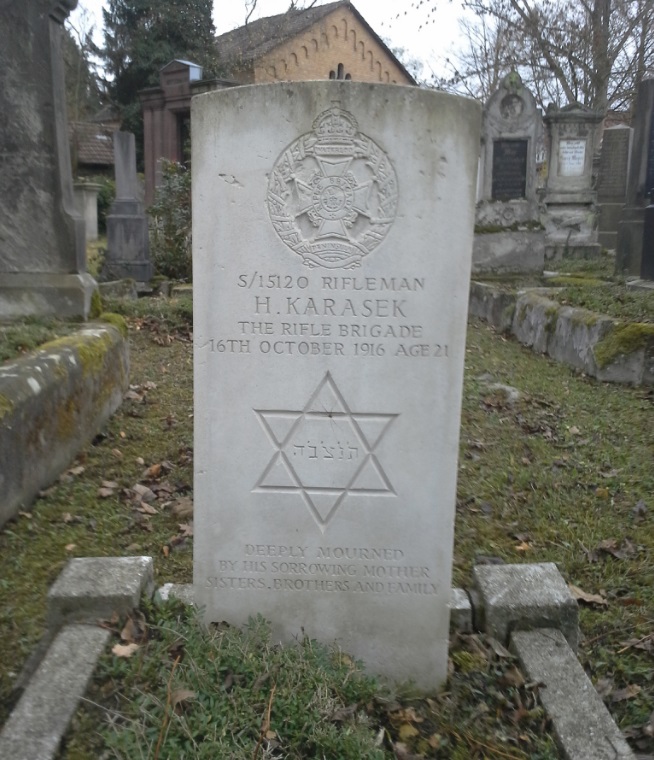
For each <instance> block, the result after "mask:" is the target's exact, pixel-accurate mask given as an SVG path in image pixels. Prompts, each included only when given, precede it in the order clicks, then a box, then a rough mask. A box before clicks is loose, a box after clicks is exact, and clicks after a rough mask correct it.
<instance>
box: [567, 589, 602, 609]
mask: <svg viewBox="0 0 654 760" xmlns="http://www.w3.org/2000/svg"><path fill="white" fill-rule="evenodd" d="M568 588H569V589H570V593H571V594H572V596H574V598H575V599H576V600H577V601H578V602H584V603H585V604H596V605H598V606H600V607H603V606H607V605H608V602H607V601H606V599H605V598H604V597H603V596H601V595H600V594H589V593H587V592H586V591H584V590H583V589H580V588H579V586H574V585H573V584H572V583H569V584H568Z"/></svg>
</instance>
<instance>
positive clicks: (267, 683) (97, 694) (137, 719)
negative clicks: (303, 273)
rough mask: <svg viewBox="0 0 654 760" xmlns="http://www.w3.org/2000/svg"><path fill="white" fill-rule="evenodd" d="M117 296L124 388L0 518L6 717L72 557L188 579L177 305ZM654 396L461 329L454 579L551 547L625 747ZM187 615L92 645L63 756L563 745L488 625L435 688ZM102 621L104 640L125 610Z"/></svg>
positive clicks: (641, 691) (651, 603) (644, 645)
mask: <svg viewBox="0 0 654 760" xmlns="http://www.w3.org/2000/svg"><path fill="white" fill-rule="evenodd" d="M109 308H115V306H112V305H110V306H109ZM126 309H127V317H128V321H129V325H130V341H131V347H132V388H131V390H130V392H129V393H128V396H127V399H126V400H125V403H124V404H123V406H122V407H121V409H120V410H119V411H118V412H117V413H116V414H115V415H114V417H113V418H112V419H111V420H110V421H109V422H108V424H107V426H106V427H105V429H104V430H103V431H102V433H101V434H100V435H98V436H97V437H96V439H95V440H94V441H93V442H92V444H91V445H89V446H88V447H87V449H86V450H85V451H84V452H82V453H81V454H80V456H79V457H78V458H77V460H76V461H75V462H74V463H73V464H72V465H71V468H70V469H69V470H68V471H67V472H66V473H64V474H63V475H62V477H61V478H60V480H59V481H58V482H57V483H55V484H54V485H53V486H52V487H50V488H48V489H47V490H46V491H45V492H44V493H43V494H42V496H41V497H40V498H39V499H38V500H37V502H36V503H35V505H34V509H33V510H32V511H30V512H28V513H27V512H26V513H21V515H20V516H19V517H18V519H16V520H15V521H13V522H11V523H9V524H8V525H6V526H5V528H4V530H2V531H1V532H0V551H1V552H2V557H3V574H2V579H1V580H0V656H1V657H2V662H3V663H4V667H3V668H2V670H1V672H0V713H2V714H1V715H0V719H2V720H4V718H5V717H6V715H7V713H8V711H9V710H10V708H11V705H12V689H13V687H14V685H15V682H16V678H17V675H18V673H19V672H20V669H21V667H22V665H23V663H24V661H25V660H26V658H27V657H28V655H29V653H30V652H31V650H32V649H33V648H34V646H35V644H36V643H37V641H38V639H39V637H40V636H41V634H42V632H43V624H44V613H45V596H46V593H47V589H48V587H49V585H50V584H51V583H52V582H53V581H54V579H55V578H56V577H57V575H58V573H59V572H60V571H61V569H62V567H63V566H64V564H65V563H66V561H67V560H68V559H69V558H70V557H73V556H93V555H102V556H111V555H129V554H148V555H152V556H153V557H154V558H155V572H156V578H157V582H158V583H164V582H167V581H175V582H189V581H191V576H192V545H193V538H192V513H191V510H190V504H191V501H190V500H191V497H192V482H193V480H192V477H193V476H192V457H193V452H192V423H193V396H192V336H191V328H190V303H189V302H188V301H184V300H171V301H164V300H158V299H149V300H141V301H138V302H135V303H134V304H131V305H128V306H127V307H126ZM494 384H503V385H509V386H512V387H514V388H516V389H517V390H518V391H519V395H518V397H517V399H516V398H513V397H512V396H511V394H508V393H507V392H506V391H505V390H503V389H502V388H497V387H495V385H494ZM653 401H654V393H653V391H652V390H651V389H643V388H630V387H625V386H617V385H608V384H601V383H598V382H596V381H594V380H590V379H588V378H586V377H583V376H580V375H578V374H576V373H574V372H573V371H571V370H569V369H567V368H565V367H563V366H561V365H558V364H556V363H554V362H552V361H550V360H549V359H547V358H544V357H540V356H536V355H534V354H533V353H532V352H531V351H530V350H528V349H526V348H523V347H522V346H520V345H519V344H517V343H516V342H514V341H512V340H510V339H507V338H504V337H502V336H499V335H497V334H496V333H495V332H494V331H493V330H492V329H490V328H489V327H487V326H486V325H484V324H483V323H481V322H478V321H471V323H470V325H469V330H468V344H467V349H466V372H465V389H464V403H463V412H462V429H461V443H460V461H459V484H458V494H457V504H456V510H457V523H456V538H455V553H454V557H455V559H454V562H455V565H454V582H455V584H457V585H461V586H467V585H469V583H470V574H471V568H472V566H473V565H474V564H475V562H480V561H482V562H483V561H499V560H501V561H505V562H511V563H515V562H543V561H552V562H556V563H557V565H558V566H559V569H560V570H561V572H562V573H563V575H564V577H565V578H566V580H567V581H568V582H569V583H570V584H573V585H574V586H575V587H577V589H578V594H579V595H580V596H581V600H582V601H581V604H582V609H581V630H582V637H581V645H580V657H581V661H582V663H583V664H584V666H585V667H586V669H587V671H588V673H589V675H590V676H591V678H592V679H593V681H594V682H595V684H596V685H597V686H598V688H599V690H600V692H601V693H602V695H603V696H604V698H605V700H606V702H607V705H608V707H609V709H610V710H611V712H612V713H613V715H614V716H615V718H616V720H617V722H618V724H619V725H620V727H621V728H622V729H623V731H625V733H626V734H627V736H628V738H629V739H630V741H631V742H632V744H633V746H634V748H635V749H636V750H637V751H638V752H640V753H653V752H654V722H653V719H652V711H653V710H654V668H653V667H652V665H653V656H654V632H653V631H654V627H653V624H654V566H653V564H652V553H653V550H654V530H653V522H654V518H653V515H654V500H653V498H654V497H653V496H652V494H654V466H653V465H654V421H653V420H654V417H653V415H652V404H653ZM188 618H189V613H188V612H187V611H185V610H182V609H180V608H179V607H178V606H176V605H168V606H166V607H164V608H156V607H153V606H150V605H145V606H144V609H143V610H142V611H141V612H140V613H139V615H136V614H135V615H134V616H133V619H132V621H131V622H128V623H127V628H128V631H129V634H128V638H129V637H130V636H131V638H132V639H133V640H134V642H136V643H140V644H141V646H140V648H139V649H138V650H137V651H136V652H135V653H134V655H133V656H132V657H130V658H118V657H116V656H115V655H114V654H111V653H108V654H107V655H106V656H105V657H104V658H103V661H102V663H101V666H100V669H99V671H98V674H97V677H96V679H95V682H94V684H93V687H92V689H91V691H90V695H89V699H90V700H92V702H93V703H96V705H99V706H94V704H91V703H88V704H87V705H86V706H85V707H83V708H82V709H81V710H80V711H79V713H78V715H77V717H76V719H75V721H74V725H73V730H72V731H71V733H70V734H69V736H68V738H67V741H66V746H65V747H64V749H63V750H62V752H61V755H60V757H61V759H62V760H63V758H66V760H82V758H90V757H105V756H106V757H125V758H140V757H152V758H156V757H160V758H162V760H163V758H167V757H170V758H183V757H189V758H191V757H193V758H195V757H204V756H206V757H230V758H241V757H243V758H246V757H247V758H253V759H254V758H256V757H258V758H264V757H265V758H274V757H288V758H296V757H297V758H301V757H323V756H324V757H327V758H334V759H336V758H348V757H352V758H357V757H362V758H371V760H372V759H373V758H392V757H398V758H404V760H407V758H412V757H413V758H418V757H433V758H454V759H455V760H473V759H474V758H514V759H517V758H525V759H527V758H529V759H530V760H534V759H538V758H541V759H542V760H545V759H546V758H556V757H558V754H557V753H556V750H555V749H554V747H553V743H552V741H551V739H550V737H549V736H548V733H547V722H546V720H545V718H544V716H543V714H542V711H541V710H540V708H539V706H538V703H537V686H536V685H534V684H526V683H525V682H524V679H523V678H522V677H521V675H520V673H519V671H518V670H517V669H516V667H515V663H514V662H513V660H512V659H511V658H510V657H508V656H507V653H506V652H505V651H503V649H502V647H499V646H498V645H497V643H496V642H493V641H489V640H488V639H487V638H485V637H483V636H471V637H460V638H458V639H457V640H456V641H454V642H452V646H451V667H450V671H451V674H450V678H449V680H448V684H447V686H446V689H445V690H444V691H443V692H441V693H440V694H438V695H431V696H430V698H428V699H427V698H418V697H416V695H413V694H411V692H410V690H408V689H406V688H403V689H399V690H398V689H395V690H393V689H388V688H386V687H383V685H379V684H373V683H371V682H370V681H369V680H368V679H366V678H364V677H363V676H362V675H361V674H360V672H359V670H358V668H357V666H356V663H353V662H352V661H351V660H349V658H347V656H346V655H344V654H343V653H339V652H337V651H332V650H326V649H323V648H321V647H319V646H318V645H316V644H315V642H307V641H305V642H300V643H299V644H298V647H297V648H296V649H297V651H295V652H292V653H289V652H287V651H284V650H279V649H278V648H277V647H275V646H274V645H273V643H271V642H270V641H269V640H268V639H267V638H266V635H265V628H266V627H265V623H263V622H262V621H256V622H254V623H253V626H252V627H251V629H250V630H248V631H246V632H240V631H234V630H232V629H228V628H225V627H224V626H223V627H220V626H218V627H215V628H214V629H212V630H210V631H206V630H204V629H203V628H201V627H200V626H197V625H196V624H195V622H194V620H193V619H192V618H191V619H188ZM109 625H110V626H111V627H112V628H113V629H115V631H116V634H117V635H116V642H118V634H119V633H120V632H121V631H123V633H124V632H125V621H124V620H121V621H110V623H109ZM144 631H147V634H144ZM124 638H125V637H124ZM74 656H75V653H74V652H71V657H74ZM273 687H274V688H273ZM118 727H123V728H124V729H125V730H123V731H121V732H117V728H118ZM200 737H203V738H204V744H202V743H201V742H200ZM210 738H212V740H213V741H214V742H215V743H214V744H213V745H211V744H210V741H209V740H210ZM166 742H171V743H170V744H166ZM193 742H196V744H197V746H196V747H195V749H194V744H193ZM198 742H199V743H198ZM218 742H223V744H219V743H218ZM339 742H340V743H339ZM109 744H110V745H111V746H112V748H113V749H112V750H110V751H109V752H108V754H106V755H103V754H102V752H104V751H106V748H107V747H108V746H109ZM157 746H159V749H157ZM203 746H204V747H205V749H204V750H203V749H202V747H203ZM217 748H223V749H217ZM227 748H229V749H227ZM203 751H206V753H207V754H206V755H203V754H202V752H203ZM221 752H222V753H223V754H221ZM185 753H187V754H185Z"/></svg>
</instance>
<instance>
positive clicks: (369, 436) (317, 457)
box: [254, 372, 397, 531]
mask: <svg viewBox="0 0 654 760" xmlns="http://www.w3.org/2000/svg"><path fill="white" fill-rule="evenodd" d="M255 413H256V414H257V416H258V418H259V421H260V422H261V425H262V427H263V429H264V431H265V432H266V435H267V437H268V440H269V441H270V443H271V444H272V446H273V449H274V453H273V455H272V458H271V460H270V462H269V463H268V465H267V466H266V468H265V470H264V471H263V473H262V475H261V477H260V478H259V481H258V482H257V484H256V486H255V488H254V492H255V493H266V492H270V491H274V492H277V493H288V494H293V495H297V494H299V495H300V496H301V497H302V499H303V501H304V503H305V504H306V506H307V507H308V508H309V511H310V512H311V515H312V516H313V518H314V520H315V521H316V523H317V525H318V527H319V528H320V529H321V530H322V531H324V529H325V528H326V526H327V525H328V523H329V522H330V520H332V519H333V517H334V515H335V514H336V512H337V510H338V508H339V507H340V506H341V504H342V503H343V502H344V501H345V499H346V498H347V496H349V495H350V494H360V495H366V496H394V495H395V491H394V490H393V487H392V485H391V483H390V481H389V479H388V477H387V475H386V473H385V472H384V469H383V467H382V465H381V463H380V462H379V460H378V458H377V456H376V454H375V449H376V448H377V446H378V445H379V443H380V442H381V441H382V439H383V438H384V436H385V435H386V434H387V432H388V430H389V428H390V427H391V425H392V423H393V422H394V420H395V418H396V417H397V415H396V414H357V413H353V412H352V411H350V409H349V407H348V405H347V403H346V401H345V399H344V398H343V395H342V394H341V392H340V391H339V389H338V388H337V386H336V383H335V382H334V380H333V378H332V376H331V374H330V373H329V372H327V374H326V375H325V376H324V378H323V379H322V380H321V381H320V383H319V384H318V387H317V388H316V390H315V391H314V392H313V394H312V395H311V397H310V398H309V400H308V401H307V403H306V405H305V407H304V409H298V410H260V409H256V410H255Z"/></svg>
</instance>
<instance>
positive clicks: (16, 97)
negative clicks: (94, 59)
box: [0, 0, 95, 318]
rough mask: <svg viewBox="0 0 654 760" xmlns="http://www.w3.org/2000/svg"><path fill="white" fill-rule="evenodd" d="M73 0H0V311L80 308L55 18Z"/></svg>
mask: <svg viewBox="0 0 654 760" xmlns="http://www.w3.org/2000/svg"><path fill="white" fill-rule="evenodd" d="M76 5H77V0H60V1H59V2H54V1H52V0H33V1H32V2H29V3H21V2H18V1H17V0H14V2H7V1H6V0H5V2H2V3H0V165H1V171H0V241H1V242H0V318H12V317H17V316H26V315H30V314H53V315H57V316H62V317H67V316H83V317H86V316H87V315H88V313H89V309H90V305H91V295H92V294H93V291H94V289H95V282H94V280H93V278H92V277H91V276H90V275H88V274H86V253H85V250H84V221H83V219H82V217H81V216H80V215H79V214H78V212H77V209H76V207H75V200H74V197H73V182H72V176H71V169H70V153H69V148H68V129H67V124H66V99H65V91H64V72H63V56H62V35H63V29H62V23H63V21H64V19H65V18H66V17H67V16H68V14H69V13H70V11H71V10H72V9H73V8H74V7H75V6H76Z"/></svg>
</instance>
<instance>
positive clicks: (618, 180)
mask: <svg viewBox="0 0 654 760" xmlns="http://www.w3.org/2000/svg"><path fill="white" fill-rule="evenodd" d="M632 136H633V129H631V127H627V126H626V125H618V126H615V127H610V128H609V129H606V130H605V131H604V134H603V136H602V150H601V154H600V164H599V175H598V178H597V202H598V204H599V222H598V230H599V235H598V242H599V244H600V245H601V246H602V247H603V248H609V249H611V250H615V247H616V245H617V240H618V224H619V222H620V216H621V214H622V208H623V206H624V203H625V196H626V192H627V177H628V172H629V154H630V152H631V140H632Z"/></svg>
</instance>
